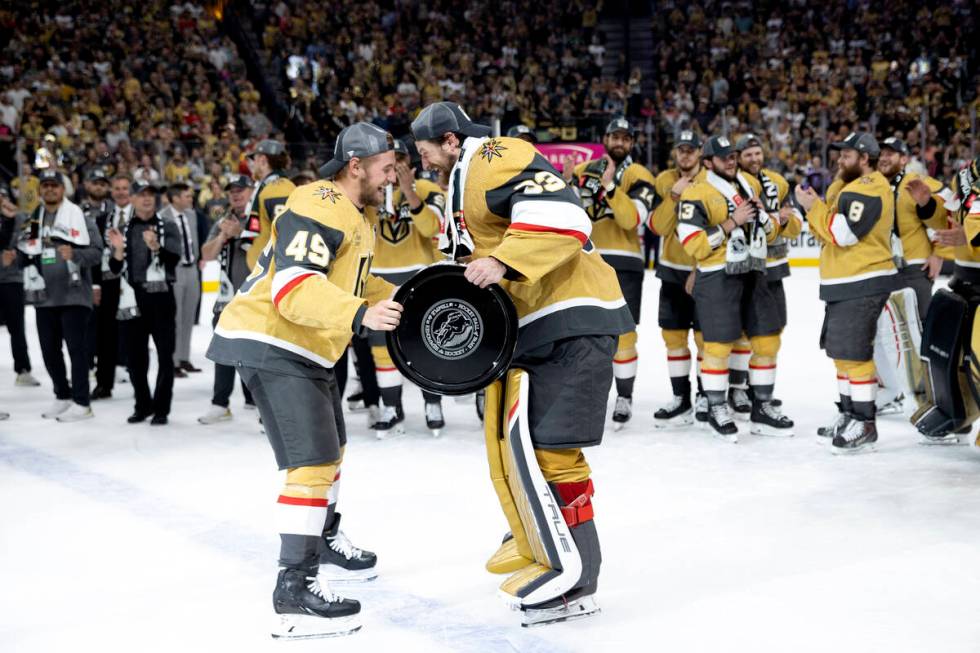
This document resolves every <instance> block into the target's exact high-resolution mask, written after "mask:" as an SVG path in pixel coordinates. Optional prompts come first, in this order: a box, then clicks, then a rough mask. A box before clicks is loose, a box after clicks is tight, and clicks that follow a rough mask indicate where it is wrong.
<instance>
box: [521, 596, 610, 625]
mask: <svg viewBox="0 0 980 653" xmlns="http://www.w3.org/2000/svg"><path fill="white" fill-rule="evenodd" d="M521 612H522V613H523V615H522V616H523V619H522V621H521V626H523V627H524V628H531V627H535V626H547V625H548V624H557V623H561V622H563V621H571V620H572V619H582V618H583V617H591V616H592V615H594V614H599V612H601V610H600V609H599V604H598V603H596V600H595V596H592V595H589V596H583V597H581V598H578V599H575V600H572V601H568V602H566V603H564V604H562V605H559V606H556V607H554V608H522V609H521Z"/></svg>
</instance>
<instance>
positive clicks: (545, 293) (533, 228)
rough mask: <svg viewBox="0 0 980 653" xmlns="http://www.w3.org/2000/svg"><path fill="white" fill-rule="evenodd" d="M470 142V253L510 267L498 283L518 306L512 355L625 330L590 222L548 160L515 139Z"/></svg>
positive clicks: (628, 323)
mask: <svg viewBox="0 0 980 653" xmlns="http://www.w3.org/2000/svg"><path fill="white" fill-rule="evenodd" d="M471 147H475V148H476V152H475V153H474V154H473V156H472V158H471V159H470V162H469V165H468V169H467V173H466V177H465V182H464V183H465V185H464V187H463V189H464V190H463V196H464V197H463V199H464V205H463V206H464V207H465V221H466V227H467V229H468V230H469V233H470V235H471V237H472V238H473V243H474V246H475V249H474V251H473V258H474V259H476V258H481V257H484V256H492V257H494V258H496V259H497V260H499V261H500V262H501V263H503V264H504V265H506V266H507V267H508V268H509V269H508V272H507V276H506V277H505V279H504V280H503V282H502V283H501V286H502V287H503V288H504V290H505V291H507V293H508V294H509V295H510V297H511V298H512V299H513V300H514V305H515V307H516V308H517V315H518V319H519V331H518V340H517V355H520V354H522V353H524V352H527V351H529V350H531V349H534V348H535V347H538V346H540V345H543V344H546V343H549V342H554V341H556V340H561V339H563V338H569V337H572V336H581V335H620V334H623V333H628V332H630V331H632V330H633V329H634V328H635V325H634V324H633V318H632V317H631V315H630V312H629V309H628V308H627V306H626V300H624V299H623V293H622V292H621V291H620V289H619V282H618V280H617V278H616V273H615V271H614V270H613V269H612V267H610V266H609V264H608V263H606V262H605V261H603V260H602V257H601V256H600V255H599V253H598V251H597V250H596V247H595V245H594V244H593V243H592V241H591V240H590V235H591V232H592V221H591V220H589V218H588V216H587V215H586V214H585V211H584V210H583V209H582V206H581V204H580V203H579V199H578V197H577V196H576V194H575V192H574V191H573V190H572V189H571V188H570V187H569V186H568V185H567V184H566V183H565V181H564V180H563V179H562V178H561V176H560V175H559V174H558V173H557V171H556V170H555V169H554V168H553V167H552V165H551V164H550V163H548V161H547V160H546V159H545V158H544V157H543V156H542V155H541V154H540V153H539V152H538V151H537V150H536V149H535V148H534V146H533V145H531V144H530V143H527V142H526V141H523V140H520V139H517V138H506V137H504V138H491V139H487V140H484V141H483V142H482V143H481V142H480V141H479V140H478V139H472V138H468V139H466V142H465V143H464V148H471Z"/></svg>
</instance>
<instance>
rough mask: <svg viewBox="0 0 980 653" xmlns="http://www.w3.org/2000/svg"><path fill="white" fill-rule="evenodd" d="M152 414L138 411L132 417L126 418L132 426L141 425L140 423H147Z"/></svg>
mask: <svg viewBox="0 0 980 653" xmlns="http://www.w3.org/2000/svg"><path fill="white" fill-rule="evenodd" d="M150 415H151V413H141V412H139V411H136V412H135V413H133V414H132V415H130V416H129V417H127V418H126V421H127V422H129V423H130V424H139V423H140V422H145V421H146V418H147V417H149V416H150Z"/></svg>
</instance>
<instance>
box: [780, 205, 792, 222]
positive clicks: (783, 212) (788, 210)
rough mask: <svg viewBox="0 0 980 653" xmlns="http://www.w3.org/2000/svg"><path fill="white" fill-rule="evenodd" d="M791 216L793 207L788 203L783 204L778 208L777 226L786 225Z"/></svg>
mask: <svg viewBox="0 0 980 653" xmlns="http://www.w3.org/2000/svg"><path fill="white" fill-rule="evenodd" d="M792 218H793V207H792V206H789V205H783V206H782V207H781V208H780V209H779V226H780V227H782V226H784V225H786V224H787V223H788V222H789V221H790V220H791V219H792Z"/></svg>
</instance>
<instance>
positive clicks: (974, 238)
mask: <svg viewBox="0 0 980 653" xmlns="http://www.w3.org/2000/svg"><path fill="white" fill-rule="evenodd" d="M973 179H974V177H973V175H972V174H971V171H970V169H968V168H964V169H963V170H960V171H959V172H958V173H957V175H956V177H955V178H954V179H953V189H952V190H953V196H952V198H951V201H952V203H953V208H951V209H950V211H949V214H948V218H949V220H951V221H952V222H954V223H956V224H959V225H962V227H963V229H964V230H965V231H966V244H965V245H960V246H958V247H956V248H955V250H954V251H955V256H956V267H955V269H954V272H953V276H954V277H955V278H957V279H961V280H963V281H968V282H970V283H980V200H978V199H977V198H978V197H980V183H978V182H976V181H974V180H973Z"/></svg>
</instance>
